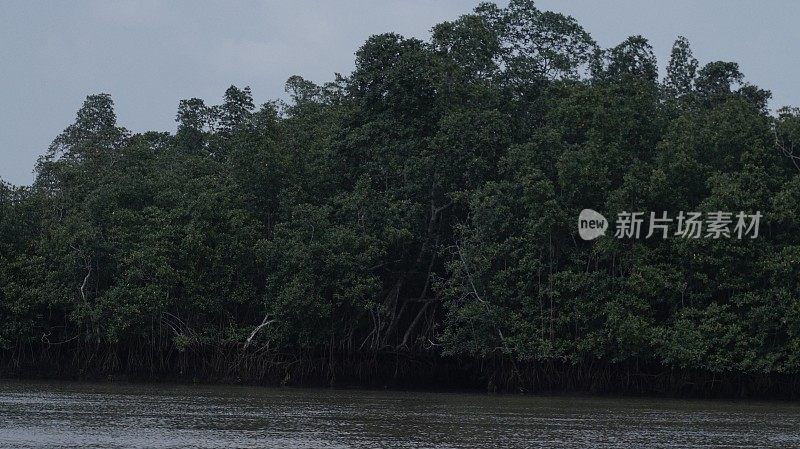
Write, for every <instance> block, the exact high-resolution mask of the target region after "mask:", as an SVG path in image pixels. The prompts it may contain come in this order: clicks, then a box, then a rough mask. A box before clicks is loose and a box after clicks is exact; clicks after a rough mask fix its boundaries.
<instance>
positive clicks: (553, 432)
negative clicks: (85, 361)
mask: <svg viewBox="0 0 800 449" xmlns="http://www.w3.org/2000/svg"><path fill="white" fill-rule="evenodd" d="M688 446H696V447H706V448H710V447H726V448H727V447H800V406H798V405H795V404H792V403H780V402H778V403H769V402H730V401H726V402H720V401H688V400H669V399H638V398H637V399H630V398H605V397H601V398H597V397H563V396H558V397H541V396H540V397H531V396H506V395H481V394H453V393H417V392H389V391H363V390H328V389H288V388H286V389H276V388H263V387H239V386H205V385H161V384H118V383H107V384H102V383H98V384H93V383H53V382H8V381H6V382H0V447H3V448H151V447H153V448H172V447H175V448H177V447H180V448H217V447H241V448H256V447H259V448H261V447H267V448H283V447H299V448H339V447H342V448H345V447H358V448H394V447H409V448H419V447H442V448H474V447H502V448H511V447H555V448H567V447H570V448H571V447H593V448H594V447H599V448H622V447H626V448H627V447H688Z"/></svg>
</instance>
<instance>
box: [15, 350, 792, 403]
mask: <svg viewBox="0 0 800 449" xmlns="http://www.w3.org/2000/svg"><path fill="white" fill-rule="evenodd" d="M26 349H27V351H15V352H11V351H7V352H5V353H2V357H0V378H6V379H70V380H126V381H170V382H183V383H187V382H188V383H197V382H200V383H210V384H244V385H264V386H300V387H346V388H372V389H397V390H423V391H473V392H492V393H515V394H549V393H580V394H593V395H626V396H657V397H677V398H729V399H730V398H746V399H773V400H796V399H800V376H798V375H794V374H775V373H772V374H753V373H737V372H712V371H702V370H684V369H677V368H665V367H662V366H658V365H655V364H648V363H644V362H642V363H639V362H635V363H609V362H604V361H597V360H595V361H587V362H584V363H565V362H558V361H541V362H521V361H515V360H512V359H510V358H508V357H502V356H497V357H493V358H484V359H467V358H455V357H446V356H440V355H436V354H432V353H428V354H412V353H409V352H398V351H393V352H388V351H386V352H373V353H360V354H358V353H356V354H354V353H350V354H342V353H331V352H329V351H296V352H286V351H283V352H277V351H276V352H268V351H262V352H257V351H256V352H247V351H242V350H240V349H235V348H231V349H228V350H226V349H221V348H215V349H205V350H204V349H202V348H194V349H189V350H185V351H169V352H167V353H164V354H155V353H153V354H142V353H139V352H136V353H134V352H130V351H124V350H111V349H109V348H97V347H96V348H93V350H91V351H90V348H87V347H77V346H75V347H69V346H61V347H50V348H46V350H45V349H43V348H39V349H38V350H36V348H31V347H28V348H26Z"/></svg>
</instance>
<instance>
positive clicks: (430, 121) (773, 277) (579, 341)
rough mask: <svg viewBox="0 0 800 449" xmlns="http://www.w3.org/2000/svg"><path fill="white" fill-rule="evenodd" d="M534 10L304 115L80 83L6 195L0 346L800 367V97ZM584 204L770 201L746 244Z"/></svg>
mask: <svg viewBox="0 0 800 449" xmlns="http://www.w3.org/2000/svg"><path fill="white" fill-rule="evenodd" d="M657 75H658V71H657V64H656V60H655V57H654V55H653V51H652V48H651V47H650V45H649V43H648V42H647V40H646V39H644V38H643V37H641V36H632V37H630V38H628V39H626V40H625V41H624V42H622V43H620V44H619V45H617V46H615V47H613V48H610V49H605V50H604V49H599V48H597V46H596V44H595V42H594V41H593V40H592V38H591V36H590V35H589V34H588V33H587V32H586V31H585V30H584V29H583V28H582V27H581V26H580V25H579V24H578V23H577V22H576V21H575V20H574V19H573V18H571V17H566V16H563V15H560V14H556V13H552V12H545V11H540V10H538V9H537V8H535V7H534V5H533V3H532V2H530V1H527V0H512V1H511V2H510V3H509V4H508V6H507V7H505V8H500V7H498V6H496V5H493V4H481V5H479V6H478V7H477V8H476V9H475V11H474V13H473V14H468V15H465V16H463V17H461V18H458V19H456V20H454V21H452V22H445V23H442V24H439V25H437V26H436V27H434V29H433V33H432V38H431V42H423V41H420V40H417V39H407V38H404V37H402V36H399V35H396V34H383V35H377V36H373V37H371V38H370V39H368V40H367V42H366V43H365V44H364V45H363V46H362V47H361V48H360V49H359V50H358V52H357V53H356V64H355V70H354V71H353V73H352V74H350V75H349V76H347V77H343V76H337V78H336V79H335V80H334V81H333V82H330V83H326V84H322V85H317V84H315V83H313V82H311V81H308V80H305V79H303V78H301V77H299V76H295V77H292V78H290V79H289V80H288V81H287V84H286V90H287V92H288V93H289V96H290V97H291V101H290V102H289V104H284V103H282V102H271V103H267V104H264V105H262V106H261V107H256V105H255V103H254V101H253V97H252V94H251V92H250V90H249V88H246V87H245V88H238V87H235V86H231V87H230V88H229V89H227V91H226V92H225V95H224V101H223V104H221V105H206V104H205V103H204V102H203V101H202V100H200V99H189V100H184V101H181V102H180V104H179V106H178V113H177V116H176V121H177V123H178V125H177V131H176V133H175V134H168V133H155V132H150V133H143V134H131V133H130V132H128V131H126V130H125V129H124V128H121V127H119V126H118V125H117V123H116V116H115V114H114V110H113V102H112V101H111V98H110V97H109V96H108V95H105V94H100V95H94V96H90V97H88V98H87V100H86V102H85V104H84V105H83V107H82V108H81V109H80V110H79V111H78V114H77V117H76V120H75V123H74V124H72V125H70V126H68V127H67V128H66V129H65V131H64V132H63V133H62V134H61V135H59V136H58V137H57V138H56V139H55V140H54V142H53V145H52V146H51V147H50V149H49V151H48V152H47V153H46V155H45V156H43V157H42V159H41V160H40V162H39V164H38V166H37V179H36V182H35V183H34V185H33V186H32V187H30V188H15V187H12V186H9V185H6V184H2V185H0V345H2V347H3V348H6V349H19V348H23V347H29V346H31V345H40V346H41V345H43V347H44V348H47V347H50V346H51V345H55V344H70V345H74V347H77V348H82V347H89V346H90V345H106V346H108V347H113V348H117V349H119V350H120V351H130V352H136V351H137V350H138V349H141V348H142V347H148V348H156V349H155V351H162V352H169V351H172V350H173V349H175V350H178V351H181V352H186V351H191V350H192V349H193V348H200V347H227V346H233V347H236V348H247V347H250V346H249V345H251V344H253V345H254V346H256V345H257V347H258V348H262V349H263V348H270V349H271V350H275V351H286V352H291V351H307V350H325V351H331V352H333V351H339V352H344V353H347V354H353V353H370V354H375V353H379V352H381V351H406V352H409V353H412V354H437V355H440V354H450V355H455V356H458V357H465V358H475V359H482V358H490V357H494V356H497V355H501V356H503V357H507V358H510V359H515V360H521V361H527V362H553V361H556V362H566V363H574V364H580V363H588V364H590V363H593V361H597V360H600V361H603V362H639V361H641V362H643V363H649V364H655V365H663V366H665V367H678V368H691V369H702V370H709V371H714V372H731V371H733V372H740V373H797V372H798V371H799V370H800V357H798V354H800V283H798V279H800V237H798V236H800V233H798V231H800V229H798V223H797V216H798V213H800V171H798V170H800V163H799V162H798V161H799V160H800V159H799V158H800V113H798V110H797V109H791V108H785V109H782V110H780V111H779V113H778V115H777V117H773V116H770V115H769V114H768V112H767V110H766V102H767V100H768V99H769V92H768V91H764V90H761V89H758V88H757V87H755V86H752V85H748V84H746V83H745V79H744V75H743V74H742V73H741V72H740V71H739V67H738V65H737V64H735V63H732V62H712V63H709V64H707V65H705V66H703V67H702V68H700V69H699V70H698V63H697V61H696V60H695V59H694V58H693V56H692V52H691V49H690V47H689V43H688V41H686V39H684V38H679V39H678V40H677V41H676V43H675V45H674V46H673V49H672V55H671V60H670V62H669V65H668V69H667V76H666V78H665V79H664V81H663V82H662V83H659V81H658V76H657ZM583 208H593V209H596V210H600V211H603V212H604V213H606V215H607V216H614V214H616V213H618V212H620V211H623V210H627V211H631V210H641V211H659V212H660V211H667V212H669V213H670V216H675V215H676V214H677V212H678V211H681V210H684V211H705V212H707V211H714V210H729V211H739V210H744V211H751V212H752V211H756V210H759V211H761V212H762V213H763V215H764V218H763V220H762V224H761V228H762V231H761V235H760V236H759V238H758V239H754V240H737V239H733V240H718V241H717V240H707V239H701V240H682V239H667V240H664V239H642V240H638V241H625V240H618V239H613V238H601V239H599V240H597V241H594V242H584V241H581V240H579V239H578V238H577V236H576V229H575V219H576V217H577V216H578V213H579V211H580V210H581V209H583Z"/></svg>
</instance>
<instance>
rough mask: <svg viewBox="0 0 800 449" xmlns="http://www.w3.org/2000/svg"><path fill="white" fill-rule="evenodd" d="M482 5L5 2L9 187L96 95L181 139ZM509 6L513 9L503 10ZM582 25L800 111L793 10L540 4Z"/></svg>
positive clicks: (124, 116)
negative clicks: (632, 40)
mask: <svg viewBox="0 0 800 449" xmlns="http://www.w3.org/2000/svg"><path fill="white" fill-rule="evenodd" d="M476 3H477V0H437V1H434V0H397V1H376V0H337V1H322V0H318V1H310V0H285V1H263V2H255V1H252V2H244V1H242V2H197V1H188V0H186V1H155V0H153V1H148V0H142V1H135V2H134V1H130V2H127V1H108V0H103V1H100V0H98V1H74V2H59V1H48V2H44V1H39V2H36V1H22V0H20V1H4V2H3V3H2V8H1V11H0V178H2V179H4V180H6V181H8V182H12V183H15V184H29V183H30V182H31V181H32V180H33V173H32V170H33V167H34V164H35V163H36V159H37V157H38V156H39V155H40V154H42V153H43V152H44V151H45V150H46V148H47V146H48V144H49V143H50V142H51V141H52V139H53V138H54V137H55V136H56V135H57V134H58V133H59V132H60V131H61V130H62V129H64V128H65V127H66V126H67V125H69V124H70V123H71V122H72V121H73V119H74V117H75V111H76V110H77V109H78V107H80V105H81V103H82V102H83V99H84V98H85V97H86V95H89V94H92V93H99V92H107V93H109V94H111V95H112V96H113V98H114V100H115V102H116V111H117V117H118V119H119V122H120V124H121V125H122V126H125V127H126V128H128V129H130V130H132V131H145V130H165V131H174V129H175V122H174V117H175V112H176V109H177V105H178V101H179V100H181V99H183V98H190V97H200V98H203V99H205V100H206V101H207V102H209V103H212V104H213V103H217V102H219V101H220V99H221V97H222V93H223V92H224V91H225V89H226V88H227V87H228V86H230V85H231V84H236V85H239V86H246V85H249V86H250V87H251V88H252V89H253V93H254V96H255V99H256V101H257V102H258V103H262V102H264V101H266V100H269V99H275V98H284V97H285V94H284V92H283V85H284V82H285V80H286V79H287V78H288V77H289V76H291V75H294V74H297V75H301V76H303V77H305V78H307V79H310V80H312V81H315V82H318V83H321V82H325V81H329V80H331V79H332V78H333V74H334V73H335V72H340V73H344V74H347V73H349V72H350V70H352V67H353V53H354V52H355V50H356V49H357V48H358V47H359V45H360V44H361V43H363V42H364V40H365V39H366V38H367V37H369V36H370V35H372V34H376V33H382V32H387V31H394V32H398V33H400V34H403V35H405V36H415V37H419V38H422V39H427V38H428V36H429V30H430V28H431V26H433V25H434V24H436V23H439V22H441V21H444V20H449V19H454V18H456V17H458V16H459V15H461V14H464V13H467V12H469V11H470V10H471V9H472V8H473V7H474V5H475V4H476ZM500 3H505V1H501V2H500ZM537 6H538V7H539V8H540V9H549V10H554V11H558V12H562V13H566V14H569V15H572V16H573V17H575V18H576V19H577V20H578V21H579V22H580V24H581V25H583V26H584V27H585V28H586V29H587V30H588V31H589V32H590V33H591V34H592V36H593V37H594V38H595V40H597V41H598V42H599V43H600V45H602V46H603V47H609V46H613V45H616V44H617V43H619V42H620V41H622V40H623V39H625V38H626V37H627V36H629V35H632V34H642V35H644V36H645V37H647V38H648V39H650V42H651V44H652V45H653V47H654V48H655V52H656V55H657V57H658V59H659V65H660V66H661V68H662V73H663V66H664V64H665V61H666V59H667V55H668V54H669V49H670V47H671V45H672V42H673V41H674V40H675V37H676V36H678V35H684V36H686V37H687V38H688V39H689V41H690V42H691V44H692V47H693V50H694V52H695V56H696V57H697V58H698V59H699V60H700V62H701V64H702V63H705V62H708V61H711V60H731V61H736V62H739V64H740V66H741V69H742V71H743V72H744V73H745V75H746V76H747V79H748V80H749V81H750V82H752V83H754V84H756V85H759V86H760V87H762V88H767V89H770V90H772V92H773V95H774V100H773V103H772V105H773V107H775V106H781V105H786V104H791V105H800V83H798V79H799V78H800V57H799V55H800V27H798V26H797V20H798V18H800V2H798V1H793V0H783V1H779V0H772V1H755V0H753V1H731V0H705V1H697V0H680V1H669V2H667V1H659V0H649V1H642V0H609V1H597V0H568V1H563V0H562V1H558V0H540V1H538V2H537Z"/></svg>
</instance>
